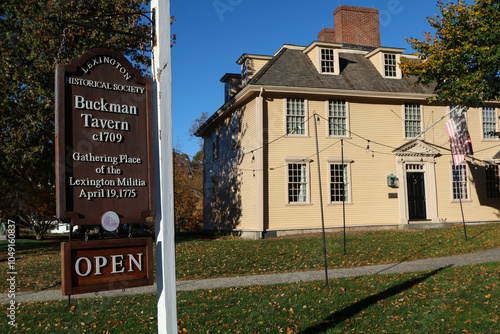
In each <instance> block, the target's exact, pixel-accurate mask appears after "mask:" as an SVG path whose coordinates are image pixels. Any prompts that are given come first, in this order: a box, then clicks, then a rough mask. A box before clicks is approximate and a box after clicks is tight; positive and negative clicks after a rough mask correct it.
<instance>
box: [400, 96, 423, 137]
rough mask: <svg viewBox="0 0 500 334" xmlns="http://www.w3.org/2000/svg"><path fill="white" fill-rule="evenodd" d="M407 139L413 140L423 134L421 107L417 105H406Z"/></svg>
mask: <svg viewBox="0 0 500 334" xmlns="http://www.w3.org/2000/svg"><path fill="white" fill-rule="evenodd" d="M404 108H405V118H404V121H405V138H408V139H413V138H415V137H416V136H418V135H419V134H420V133H421V132H422V112H421V106H420V104H417V103H405V106H404Z"/></svg>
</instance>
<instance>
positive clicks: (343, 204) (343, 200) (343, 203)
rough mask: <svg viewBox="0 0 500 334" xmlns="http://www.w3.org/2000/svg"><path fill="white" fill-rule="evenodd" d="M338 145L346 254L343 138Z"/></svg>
mask: <svg viewBox="0 0 500 334" xmlns="http://www.w3.org/2000/svg"><path fill="white" fill-rule="evenodd" d="M340 147H341V157H342V222H343V226H344V255H346V254H347V246H346V236H345V179H344V175H345V171H344V168H345V167H344V139H340Z"/></svg>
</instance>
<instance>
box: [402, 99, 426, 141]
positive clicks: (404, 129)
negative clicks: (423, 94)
mask: <svg viewBox="0 0 500 334" xmlns="http://www.w3.org/2000/svg"><path fill="white" fill-rule="evenodd" d="M407 104H418V105H419V106H420V133H422V132H423V131H424V130H423V125H424V105H423V104H421V103H413V102H405V103H403V105H402V106H401V107H402V108H401V109H402V114H403V138H404V139H405V140H413V139H414V138H415V137H406V105H407ZM418 138H419V139H421V140H425V134H421V135H420V137H418Z"/></svg>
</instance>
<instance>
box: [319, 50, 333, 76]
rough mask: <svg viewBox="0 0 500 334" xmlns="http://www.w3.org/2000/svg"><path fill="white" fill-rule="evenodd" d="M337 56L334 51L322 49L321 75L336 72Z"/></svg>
mask: <svg viewBox="0 0 500 334" xmlns="http://www.w3.org/2000/svg"><path fill="white" fill-rule="evenodd" d="M334 65H335V56H334V52H333V49H321V73H334V72H335V66H334Z"/></svg>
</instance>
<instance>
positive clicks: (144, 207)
mask: <svg viewBox="0 0 500 334" xmlns="http://www.w3.org/2000/svg"><path fill="white" fill-rule="evenodd" d="M56 181H57V185H56V197H57V217H58V218H70V219H71V224H72V225H84V224H95V225H97V224H101V222H102V218H103V215H104V214H105V213H106V212H110V211H111V212H115V213H116V214H117V216H118V217H119V220H120V223H122V224H133V223H144V222H145V220H146V218H147V217H148V216H151V215H154V156H153V126H152V96H151V79H150V78H145V77H142V76H141V74H140V72H139V71H138V70H136V69H134V68H133V67H132V65H131V63H130V62H129V61H128V60H127V59H126V58H125V57H124V56H122V55H121V54H119V53H117V52H114V51H111V50H106V49H94V50H91V51H89V52H87V53H85V54H84V55H83V56H82V57H80V58H79V59H75V60H72V61H71V62H70V63H69V64H68V65H66V66H64V65H57V68H56Z"/></svg>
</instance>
